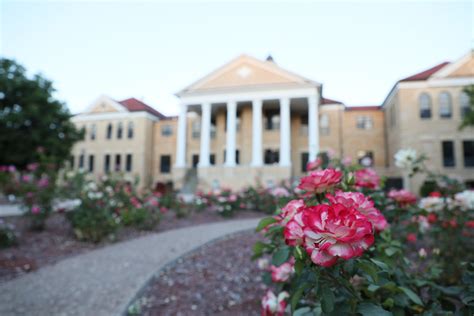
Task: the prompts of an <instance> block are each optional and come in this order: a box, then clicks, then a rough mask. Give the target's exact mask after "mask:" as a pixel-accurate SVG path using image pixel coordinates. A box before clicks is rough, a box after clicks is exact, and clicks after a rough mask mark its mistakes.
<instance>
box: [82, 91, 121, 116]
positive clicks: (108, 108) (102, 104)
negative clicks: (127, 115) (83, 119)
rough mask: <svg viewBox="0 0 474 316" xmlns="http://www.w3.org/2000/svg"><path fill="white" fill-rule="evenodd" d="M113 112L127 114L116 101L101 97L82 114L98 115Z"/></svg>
mask: <svg viewBox="0 0 474 316" xmlns="http://www.w3.org/2000/svg"><path fill="white" fill-rule="evenodd" d="M114 112H127V109H126V108H125V107H124V106H123V105H121V104H120V103H118V102H117V101H115V100H113V99H112V98H109V97H108V96H105V95H102V96H100V97H98V98H97V99H96V100H95V101H94V102H92V104H91V105H90V106H89V107H88V108H87V110H86V111H85V113H84V114H98V113H114Z"/></svg>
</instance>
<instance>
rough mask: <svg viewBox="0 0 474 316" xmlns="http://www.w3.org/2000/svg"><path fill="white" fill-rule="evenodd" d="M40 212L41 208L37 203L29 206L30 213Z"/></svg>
mask: <svg viewBox="0 0 474 316" xmlns="http://www.w3.org/2000/svg"><path fill="white" fill-rule="evenodd" d="M40 212H41V208H40V207H39V206H38V205H33V206H32V207H31V213H32V214H39V213H40Z"/></svg>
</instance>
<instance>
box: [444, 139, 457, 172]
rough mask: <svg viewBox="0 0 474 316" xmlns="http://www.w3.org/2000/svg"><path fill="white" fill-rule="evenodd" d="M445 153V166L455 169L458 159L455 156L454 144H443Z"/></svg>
mask: <svg viewBox="0 0 474 316" xmlns="http://www.w3.org/2000/svg"><path fill="white" fill-rule="evenodd" d="M441 146H442V151H443V166H444V167H454V166H455V165H456V162H455V161H456V159H455V156H454V142H452V141H450V140H447V141H443V142H441Z"/></svg>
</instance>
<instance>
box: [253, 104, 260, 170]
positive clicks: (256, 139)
mask: <svg viewBox="0 0 474 316" xmlns="http://www.w3.org/2000/svg"><path fill="white" fill-rule="evenodd" d="M262 164H263V160H262V100H254V101H252V163H251V166H253V167H260V166H261V165H262Z"/></svg>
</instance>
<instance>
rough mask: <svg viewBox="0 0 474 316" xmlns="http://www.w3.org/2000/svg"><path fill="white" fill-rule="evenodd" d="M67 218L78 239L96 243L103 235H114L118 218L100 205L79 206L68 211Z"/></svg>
mask: <svg viewBox="0 0 474 316" xmlns="http://www.w3.org/2000/svg"><path fill="white" fill-rule="evenodd" d="M68 219H69V220H70V221H71V224H72V227H73V228H74V234H75V235H76V237H77V238H78V239H79V240H84V241H91V242H94V243H97V242H99V241H101V240H102V239H103V238H104V237H107V236H114V233H115V231H116V230H117V228H118V226H119V222H120V220H119V218H118V217H117V216H116V215H114V214H113V213H112V212H110V211H109V210H107V209H106V208H102V207H93V206H89V207H88V206H87V205H85V206H81V207H79V208H78V209H76V210H75V211H73V212H71V213H68Z"/></svg>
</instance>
